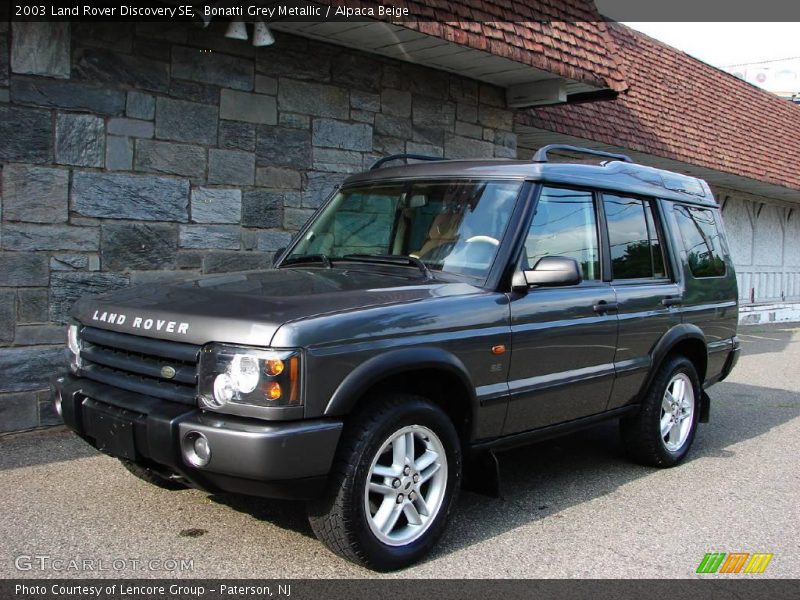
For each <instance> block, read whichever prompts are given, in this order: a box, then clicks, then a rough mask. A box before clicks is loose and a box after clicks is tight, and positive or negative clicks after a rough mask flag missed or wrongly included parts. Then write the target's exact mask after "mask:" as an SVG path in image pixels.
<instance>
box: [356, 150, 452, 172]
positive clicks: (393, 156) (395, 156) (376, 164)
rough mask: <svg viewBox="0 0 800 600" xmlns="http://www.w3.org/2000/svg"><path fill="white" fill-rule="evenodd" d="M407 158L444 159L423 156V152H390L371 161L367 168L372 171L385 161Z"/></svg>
mask: <svg viewBox="0 0 800 600" xmlns="http://www.w3.org/2000/svg"><path fill="white" fill-rule="evenodd" d="M409 158H410V159H411V160H445V159H444V158H442V157H440V156H425V155H424V154H392V155H391V156H384V157H383V158H379V159H378V160H376V161H375V162H374V163H372V166H371V167H370V168H369V170H370V171H374V170H375V169H380V168H381V167H382V166H383V165H385V164H386V163H387V162H392V161H393V160H403V159H405V160H408V159H409Z"/></svg>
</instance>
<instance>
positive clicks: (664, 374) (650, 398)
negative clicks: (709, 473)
mask: <svg viewBox="0 0 800 600" xmlns="http://www.w3.org/2000/svg"><path fill="white" fill-rule="evenodd" d="M700 394H701V391H700V382H699V379H698V377H697V371H696V369H695V368H694V365H693V364H692V362H691V361H690V360H689V359H687V358H686V357H684V356H680V355H676V356H672V357H669V358H667V359H666V360H665V362H664V364H663V365H662V366H661V368H660V369H659V371H658V373H657V374H656V376H655V378H654V379H653V381H652V383H651V384H650V388H649V389H648V391H647V393H646V394H645V397H644V399H643V401H642V409H641V411H640V412H639V413H637V414H636V415H634V416H632V417H628V418H625V419H623V420H622V421H621V432H622V440H623V443H624V445H625V449H626V451H627V453H628V454H629V455H630V456H631V458H633V459H634V460H635V461H637V462H640V463H642V464H646V465H651V466H655V467H672V466H674V465H676V464H678V463H679V462H680V461H681V460H683V458H684V457H685V456H686V454H687V453H688V452H689V448H690V447H691V445H692V442H693V441H694V436H695V432H696V430H697V423H698V418H699V415H700V402H699V401H700Z"/></svg>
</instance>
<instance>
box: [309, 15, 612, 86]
mask: <svg viewBox="0 0 800 600" xmlns="http://www.w3.org/2000/svg"><path fill="white" fill-rule="evenodd" d="M321 3H327V4H331V5H345V6H348V7H351V8H372V9H373V10H374V9H375V3H374V2H373V1H371V0H346V1H345V2H342V1H341V0H321ZM397 6H399V7H407V8H408V11H409V15H410V18H403V20H394V21H393V22H394V24H395V25H400V26H403V27H405V28H407V29H412V30H415V31H419V32H420V33H424V34H426V35H429V36H432V37H437V38H440V39H442V40H446V41H448V42H453V43H455V44H459V45H461V46H466V47H468V48H472V49H475V50H482V51H485V52H487V53H490V54H492V55H494V56H500V57H503V58H507V59H509V60H513V61H515V62H518V63H522V64H525V65H528V66H530V67H534V68H536V69H540V70H542V71H547V72H549V73H553V74H555V75H558V76H561V77H564V78H567V79H572V80H575V81H580V82H583V83H586V84H588V85H590V86H592V87H596V88H607V89H611V90H614V91H620V90H623V89H625V87H626V85H625V79H624V77H623V73H622V71H621V70H620V68H619V65H618V64H617V62H616V60H615V59H614V58H613V57H614V54H615V52H614V50H613V44H612V41H611V36H610V35H609V32H608V30H607V25H606V23H605V22H604V21H603V20H602V17H601V16H600V14H599V13H598V11H597V7H596V6H595V5H594V0H558V1H557V2H555V1H553V0H405V1H404V2H399V3H397ZM376 18H378V19H380V18H381V17H376ZM384 18H385V20H389V18H388V17H384Z"/></svg>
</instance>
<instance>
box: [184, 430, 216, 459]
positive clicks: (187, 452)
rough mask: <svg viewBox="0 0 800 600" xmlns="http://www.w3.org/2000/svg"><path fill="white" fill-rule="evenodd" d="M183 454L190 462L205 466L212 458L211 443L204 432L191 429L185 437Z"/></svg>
mask: <svg viewBox="0 0 800 600" xmlns="http://www.w3.org/2000/svg"><path fill="white" fill-rule="evenodd" d="M183 442H184V443H183V454H184V456H185V457H186V460H187V461H188V462H189V464H191V465H194V466H195V467H205V466H206V465H207V464H208V462H209V461H210V460H211V445H210V444H209V443H208V438H207V437H206V436H204V435H203V434H202V433H199V432H197V431H191V432H189V433H187V434H186V436H185V437H184V438H183Z"/></svg>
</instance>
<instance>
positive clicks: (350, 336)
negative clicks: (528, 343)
mask: <svg viewBox="0 0 800 600" xmlns="http://www.w3.org/2000/svg"><path fill="white" fill-rule="evenodd" d="M465 288H469V293H465V292H467V290H466V289H465ZM510 336H511V334H510V328H509V309H508V299H507V297H506V296H505V295H504V294H499V293H489V292H486V291H484V290H480V289H478V288H473V287H471V286H465V285H459V286H457V288H451V287H450V286H444V287H437V286H431V296H430V297H429V298H427V299H424V300H419V301H416V302H409V303H404V304H396V305H390V306H379V307H374V308H370V309H366V310H359V311H351V312H345V313H338V314H332V315H322V316H317V317H314V318H309V319H305V320H300V321H297V322H293V323H288V324H286V325H284V326H283V327H281V328H280V329H279V330H278V332H277V333H276V335H275V338H273V342H272V345H273V346H274V347H302V348H304V349H305V359H306V365H305V370H304V372H305V375H306V380H305V386H304V387H305V401H306V417H307V418H313V417H317V416H323V415H330V414H341V413H344V412H347V411H348V410H351V409H352V408H353V406H354V405H355V403H357V402H358V401H359V400H360V399H361V397H363V394H364V392H365V391H366V389H368V388H369V387H370V386H371V385H374V384H375V383H377V382H378V381H379V380H380V379H382V378H383V376H390V375H396V374H398V373H402V372H405V371H408V372H410V371H413V370H414V369H419V368H439V369H441V370H444V371H449V372H450V373H452V374H456V375H457V376H458V377H459V378H460V379H461V381H462V382H463V383H464V385H465V387H467V388H468V392H467V393H465V394H461V395H463V396H464V397H463V398H461V400H462V401H463V402H467V403H470V404H471V405H472V409H473V413H472V414H473V417H474V418H473V423H475V424H476V429H474V430H473V437H476V438H483V437H491V436H495V435H498V434H499V432H500V430H501V428H502V424H503V419H504V418H505V410H506V404H505V403H503V402H499V403H498V402H494V403H491V405H490V406H487V407H485V408H481V405H480V401H481V399H482V398H486V397H490V396H492V397H496V396H498V395H500V396H503V395H505V394H506V392H507V383H506V379H507V374H508V358H509V354H510V353H508V352H507V353H506V354H503V355H499V356H498V355H495V354H493V353H492V348H493V347H494V346H498V345H505V346H506V348H509V349H510V343H511V339H510ZM388 355H391V359H389V358H385V356H388ZM365 365H366V366H365ZM351 374H352V376H351ZM349 376H351V377H349ZM409 376H413V375H412V374H409ZM348 377H349V379H348ZM346 379H347V380H348V382H347V384H346V385H344V386H343V384H344V382H345V380H346ZM359 380H360V381H359ZM359 383H360V385H359ZM454 393H457V392H456V391H454ZM334 398H335V402H332V399H334Z"/></svg>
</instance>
